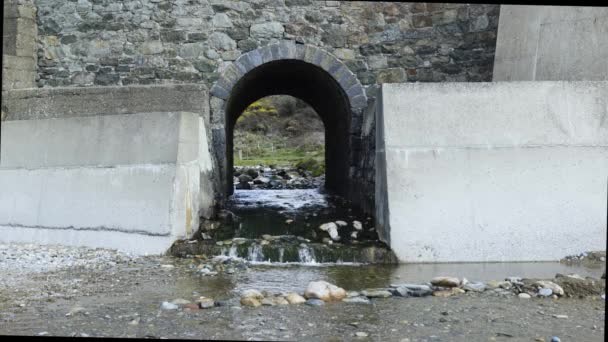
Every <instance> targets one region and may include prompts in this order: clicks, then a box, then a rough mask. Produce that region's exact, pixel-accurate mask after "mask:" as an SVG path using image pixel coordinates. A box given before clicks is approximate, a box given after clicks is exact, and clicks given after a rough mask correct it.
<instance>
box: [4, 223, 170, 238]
mask: <svg viewBox="0 0 608 342" xmlns="http://www.w3.org/2000/svg"><path fill="white" fill-rule="evenodd" d="M0 227H10V228H28V229H53V230H76V231H99V232H119V233H125V234H139V235H147V236H170V235H171V233H150V232H147V231H145V230H126V229H122V228H116V227H104V226H98V227H74V226H68V227H52V226H26V225H22V224H18V223H0Z"/></svg>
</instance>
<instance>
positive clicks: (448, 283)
mask: <svg viewBox="0 0 608 342" xmlns="http://www.w3.org/2000/svg"><path fill="white" fill-rule="evenodd" d="M431 284H432V285H434V286H441V287H456V286H458V285H460V279H458V278H456V277H435V278H433V279H431Z"/></svg>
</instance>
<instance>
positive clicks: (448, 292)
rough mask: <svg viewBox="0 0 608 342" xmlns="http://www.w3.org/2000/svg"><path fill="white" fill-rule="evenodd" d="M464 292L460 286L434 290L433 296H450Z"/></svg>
mask: <svg viewBox="0 0 608 342" xmlns="http://www.w3.org/2000/svg"><path fill="white" fill-rule="evenodd" d="M464 292H465V291H464V290H463V289H460V288H458V287H453V288H451V289H450V290H441V291H434V292H433V296H435V297H450V296H453V295H457V294H461V293H464Z"/></svg>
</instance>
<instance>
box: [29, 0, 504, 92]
mask: <svg viewBox="0 0 608 342" xmlns="http://www.w3.org/2000/svg"><path fill="white" fill-rule="evenodd" d="M35 4H36V6H37V8H38V16H37V20H38V29H39V32H38V73H39V80H38V81H37V82H38V86H39V87H53V86H90V85H129V84H151V83H206V84H207V85H208V86H209V87H211V85H212V83H213V82H214V81H215V80H217V78H218V75H219V72H221V71H222V70H223V68H224V67H225V66H226V65H227V63H229V62H230V61H233V60H235V59H236V58H237V57H238V56H239V55H240V54H242V53H244V52H247V51H250V50H252V49H255V48H257V47H260V46H263V45H266V44H269V43H273V42H278V41H280V40H283V39H288V40H295V41H296V42H301V43H307V44H312V45H316V46H318V47H320V48H322V49H324V50H326V51H328V52H331V53H333V54H335V56H337V57H338V58H340V59H341V60H343V61H344V62H346V64H347V66H348V67H349V68H350V69H351V70H352V71H353V72H355V73H356V74H357V76H358V77H359V80H360V81H361V83H362V84H364V85H371V84H375V83H384V82H406V81H407V82H415V81H422V82H424V81H433V82H441V81H490V80H491V79H492V75H491V74H492V66H493V59H494V48H495V42H496V29H497V24H498V14H499V13H498V12H499V6H498V5H478V4H475V5H468V4H439V3H389V2H378V3H375V2H358V1H357V2H354V1H353V2H350V1H349V2H346V1H312V0H252V1H226V0H221V1H220V0H200V1H198V0H197V1H191V0H120V1H115V0H65V1H56V0H35Z"/></svg>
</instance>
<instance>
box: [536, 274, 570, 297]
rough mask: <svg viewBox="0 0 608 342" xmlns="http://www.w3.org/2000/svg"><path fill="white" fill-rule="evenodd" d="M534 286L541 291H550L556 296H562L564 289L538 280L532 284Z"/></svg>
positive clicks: (550, 282) (546, 281)
mask: <svg viewBox="0 0 608 342" xmlns="http://www.w3.org/2000/svg"><path fill="white" fill-rule="evenodd" d="M572 279H574V278H572ZM534 285H535V286H537V287H539V288H541V289H550V290H551V291H552V292H553V293H555V294H556V295H558V296H563V295H564V289H563V288H562V287H561V286H559V285H557V284H556V283H554V282H552V281H548V280H538V281H536V282H535V283H534Z"/></svg>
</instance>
